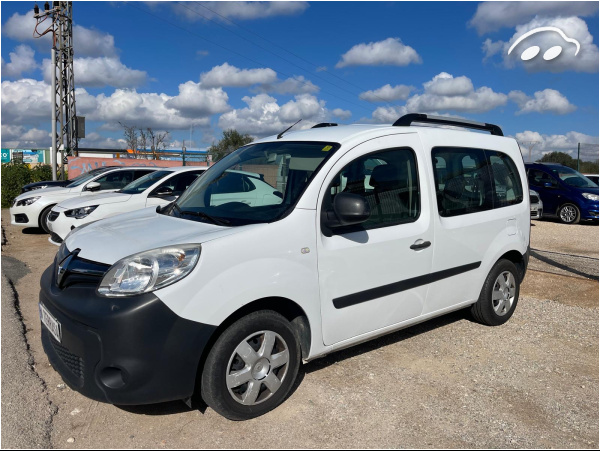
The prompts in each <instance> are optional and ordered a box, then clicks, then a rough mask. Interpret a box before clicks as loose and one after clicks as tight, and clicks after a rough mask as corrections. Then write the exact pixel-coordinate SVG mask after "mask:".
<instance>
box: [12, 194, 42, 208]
mask: <svg viewBox="0 0 600 451" xmlns="http://www.w3.org/2000/svg"><path fill="white" fill-rule="evenodd" d="M40 197H42V196H37V197H28V198H27V199H21V200H18V201H17V202H16V206H17V207H24V206H25V205H31V204H32V203H34V202H35V201H36V200H38V199H39V198H40Z"/></svg>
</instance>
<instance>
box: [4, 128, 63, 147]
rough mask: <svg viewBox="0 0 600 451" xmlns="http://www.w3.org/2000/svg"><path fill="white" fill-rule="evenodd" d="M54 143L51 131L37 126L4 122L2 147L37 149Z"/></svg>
mask: <svg viewBox="0 0 600 451" xmlns="http://www.w3.org/2000/svg"><path fill="white" fill-rule="evenodd" d="M51 144H52V139H51V135H50V132H48V131H46V130H39V129H37V128H30V129H26V128H25V127H22V126H12V125H5V124H2V147H4V148H10V149H19V148H20V149H35V148H39V147H49V146H50V145H51Z"/></svg>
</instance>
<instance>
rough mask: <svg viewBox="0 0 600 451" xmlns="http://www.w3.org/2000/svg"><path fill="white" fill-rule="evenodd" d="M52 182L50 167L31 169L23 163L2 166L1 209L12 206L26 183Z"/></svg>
mask: <svg viewBox="0 0 600 451" xmlns="http://www.w3.org/2000/svg"><path fill="white" fill-rule="evenodd" d="M44 180H52V167H51V166H50V165H49V164H38V165H36V166H34V167H33V168H30V167H29V166H28V165H26V164H23V163H12V162H11V163H6V164H3V165H2V208H9V207H11V206H12V203H13V201H14V200H15V197H17V196H18V195H19V194H21V188H22V187H23V186H24V185H27V184H28V183H33V182H42V181H44Z"/></svg>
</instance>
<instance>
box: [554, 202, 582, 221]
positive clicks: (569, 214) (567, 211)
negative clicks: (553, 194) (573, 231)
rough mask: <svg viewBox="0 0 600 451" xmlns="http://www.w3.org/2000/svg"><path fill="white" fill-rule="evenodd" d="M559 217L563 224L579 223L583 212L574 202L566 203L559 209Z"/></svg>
mask: <svg viewBox="0 0 600 451" xmlns="http://www.w3.org/2000/svg"><path fill="white" fill-rule="evenodd" d="M558 219H560V222H562V223H563V224H579V220H580V219H581V213H580V212H579V208H577V206H576V205H574V204H564V205H561V207H560V208H559V209H558Z"/></svg>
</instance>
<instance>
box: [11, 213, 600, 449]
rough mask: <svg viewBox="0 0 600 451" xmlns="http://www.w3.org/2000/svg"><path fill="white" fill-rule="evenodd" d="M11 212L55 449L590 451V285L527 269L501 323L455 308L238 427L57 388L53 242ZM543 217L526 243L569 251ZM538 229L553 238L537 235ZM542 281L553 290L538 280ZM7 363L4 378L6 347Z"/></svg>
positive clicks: (308, 378)
mask: <svg viewBox="0 0 600 451" xmlns="http://www.w3.org/2000/svg"><path fill="white" fill-rule="evenodd" d="M6 219H7V216H6V212H5V211H3V212H2V222H3V224H4V225H5V227H6V237H7V240H8V244H7V246H5V247H4V248H3V252H2V260H3V263H4V260H5V258H6V257H7V256H8V257H14V258H15V259H18V260H20V261H21V262H23V263H25V264H26V265H27V268H28V269H29V270H30V271H31V272H30V273H29V274H27V275H25V276H24V277H23V278H22V279H20V280H19V281H18V282H17V283H16V284H15V286H16V289H17V292H18V293H19V300H20V305H21V311H22V313H23V317H24V321H25V324H26V327H27V329H28V332H27V339H28V341H29V343H30V345H31V355H32V357H33V359H34V362H35V369H36V371H37V373H38V374H39V376H40V377H41V379H42V380H44V381H45V383H46V385H47V396H48V397H49V399H50V400H51V402H52V403H53V405H54V406H57V407H58V411H57V413H56V415H54V417H53V418H52V428H51V443H52V445H53V446H54V447H60V448H95V447H98V448H122V447H126V448H138V447H140V448H141V447H158V448H180V447H184V448H199V447H201V448H212V447H232V448H259V447H261V448H264V447H268V448H277V447H285V448H298V447H307V448H322V447H325V448H333V447H343V448H361V447H368V448H373V447H384V448H390V447H407V448H409V447H418V448H434V447H443V448H484V447H486V448H487V447H490V448H598V444H599V443H598V396H599V393H598V352H599V349H598V308H597V307H598V298H597V293H598V282H597V281H594V280H587V279H582V278H573V277H565V276H559V275H552V274H545V273H536V272H535V271H530V272H529V274H528V276H527V279H526V280H525V282H524V284H523V295H522V297H521V299H520V300H519V305H518V307H517V310H516V312H515V315H514V316H513V318H512V319H511V320H510V321H509V322H508V323H507V324H505V325H504V326H501V327H495V328H490V327H485V326H481V325H479V324H476V323H474V322H472V321H470V320H469V319H468V317H467V316H466V315H465V313H464V312H457V313H454V314H451V315H447V316H445V317H442V318H438V319H435V320H432V321H428V322H426V323H423V324H421V325H419V326H415V327H412V328H410V329H406V330H404V331H400V332H397V333H395V334H391V335H388V336H385V337H382V338H380V339H378V340H374V341H371V342H368V343H365V344H363V345H360V346H356V347H354V348H350V349H348V350H344V351H341V352H338V353H335V354H332V355H330V356H328V357H326V358H323V359H320V360H317V361H314V362H311V363H309V364H307V365H305V367H304V372H303V374H302V375H301V377H300V380H301V383H300V384H299V385H298V386H297V388H296V390H295V392H294V393H293V394H292V396H291V397H290V399H288V400H287V401H286V402H285V403H284V404H283V405H282V406H280V407H279V408H278V409H276V410H275V411H274V412H271V413H269V414H267V415H265V416H263V417H261V418H258V419H255V420H251V421H247V422H237V423H236V422H231V421H228V420H225V419H224V418H222V417H220V416H219V415H217V414H216V413H215V412H214V411H212V410H211V409H208V410H206V411H202V410H191V411H190V410H187V408H186V407H185V406H184V405H183V403H180V402H175V403H167V404H161V405H154V406H145V407H134V408H127V409H124V408H118V407H115V406H112V405H107V404H100V403H97V402H94V401H91V400H89V399H86V398H84V397H82V396H81V395H79V394H78V393H76V392H73V391H71V390H69V389H68V388H65V387H64V385H63V384H62V380H61V379H60V377H59V376H58V374H57V373H56V372H55V371H54V370H53V369H52V368H51V367H50V366H49V365H48V363H47V359H46V357H45V355H44V354H43V351H42V349H41V344H40V341H39V335H40V325H39V320H38V317H37V293H38V286H39V285H38V284H39V276H40V274H41V271H42V270H43V269H44V268H45V267H46V266H47V265H49V264H50V262H51V260H52V258H53V256H54V253H55V252H56V247H53V246H52V245H50V244H49V243H47V241H46V239H47V236H46V235H38V234H37V233H38V232H36V231H32V230H29V229H26V230H25V231H23V230H22V229H19V228H16V227H11V226H7V225H6V224H7V222H6ZM537 223H540V224H544V225H542V226H537V225H536V227H535V232H533V231H532V247H537V248H539V249H543V250H549V251H556V252H565V250H564V247H565V246H567V243H565V242H564V240H565V238H564V237H563V239H562V241H559V243H560V245H561V246H563V247H560V248H557V247H558V246H555V247H551V245H548V247H544V246H545V245H546V241H545V240H548V238H547V237H546V236H545V233H561V234H562V233H563V230H564V229H558V228H556V230H560V232H556V231H554V229H555V226H559V227H563V226H562V225H561V224H552V223H546V222H540V221H537ZM546 224H550V225H549V227H548V230H551V232H543V230H545V229H543V228H545V227H546ZM538 227H539V229H538ZM584 227H585V229H584ZM588 227H589V226H571V227H570V228H569V230H568V231H567V232H565V233H567V234H568V235H569V236H574V235H578V234H579V232H580V230H583V232H581V233H583V234H586V236H587V234H588V233H590V236H592V234H591V232H589V231H588V230H591V231H593V233H595V234H596V235H595V238H594V241H593V242H590V240H591V238H590V237H588V238H587V240H588V241H587V242H585V241H584V242H582V243H579V238H576V239H574V240H573V241H574V242H575V241H576V242H577V243H575V244H569V246H572V247H573V249H575V250H577V254H578V255H586V252H588V251H589V249H588V248H589V247H592V246H595V247H596V251H595V252H596V255H595V257H597V252H598V251H597V246H598V244H597V243H598V240H597V230H598V229H597V228H595V229H592V228H588ZM24 232H25V233H24ZM538 232H539V233H538ZM540 234H544V237H543V239H540V238H539V235H540ZM549 242H550V243H551V242H552V240H550V241H549ZM542 243H544V244H543V245H542ZM578 243H579V244H578ZM580 244H581V245H582V248H581V249H579V248H578V247H577V246H579V245H580ZM576 245H577V246H576ZM573 253H574V252H573ZM588 253H589V252H588ZM3 266H4V265H3ZM540 275H541V276H540ZM539 277H543V278H546V279H544V280H548V281H549V282H548V283H549V284H553V285H551V286H553V287H555V290H556V292H552V293H548V294H545V293H544V291H543V290H541V289H540V287H539V286H537V287H536V283H537V282H538V280H539ZM575 286H576V287H580V286H581V287H583V288H581V290H582V291H585V292H586V293H588V292H593V291H594V290H595V293H596V294H595V296H596V298H595V301H594V302H587V303H583V304H581V305H585V306H587V308H586V307H582V306H580V305H579V304H578V299H574V296H573V293H574V291H573V287H575ZM534 287H535V288H534ZM530 292H534V293H536V294H535V296H531V295H530V294H529V293H530ZM556 293H560V296H557V295H556ZM5 296H6V295H5V290H3V295H2V302H3V304H4V303H5ZM550 299H556V300H550ZM590 307H592V308H590ZM4 310H5V308H4V306H3V314H4ZM3 321H4V320H3ZM3 325H4V324H3ZM3 341H4V336H3ZM2 357H3V359H2V371H3V373H4V366H5V362H6V359H7V358H10V357H8V355H7V349H6V346H3V347H2ZM15 358H16V357H15ZM3 376H4V374H3ZM14 378H17V376H14ZM3 384H4V377H3ZM2 390H3V395H5V393H6V392H5V391H4V385H3V386H2ZM3 402H4V396H3ZM39 403H40V404H39V406H36V407H32V406H30V407H29V408H31V409H32V410H35V409H37V410H38V411H41V412H45V411H44V410H43V409H44V406H45V405H47V404H46V400H45V398H44V395H43V393H42V394H40V395H39ZM28 406H29V404H28ZM3 407H4V406H3ZM3 413H6V412H3ZM3 422H4V416H3ZM3 426H4V424H3ZM3 438H4V431H3ZM21 446H27V444H26V443H25V442H23V443H22V444H21Z"/></svg>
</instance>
